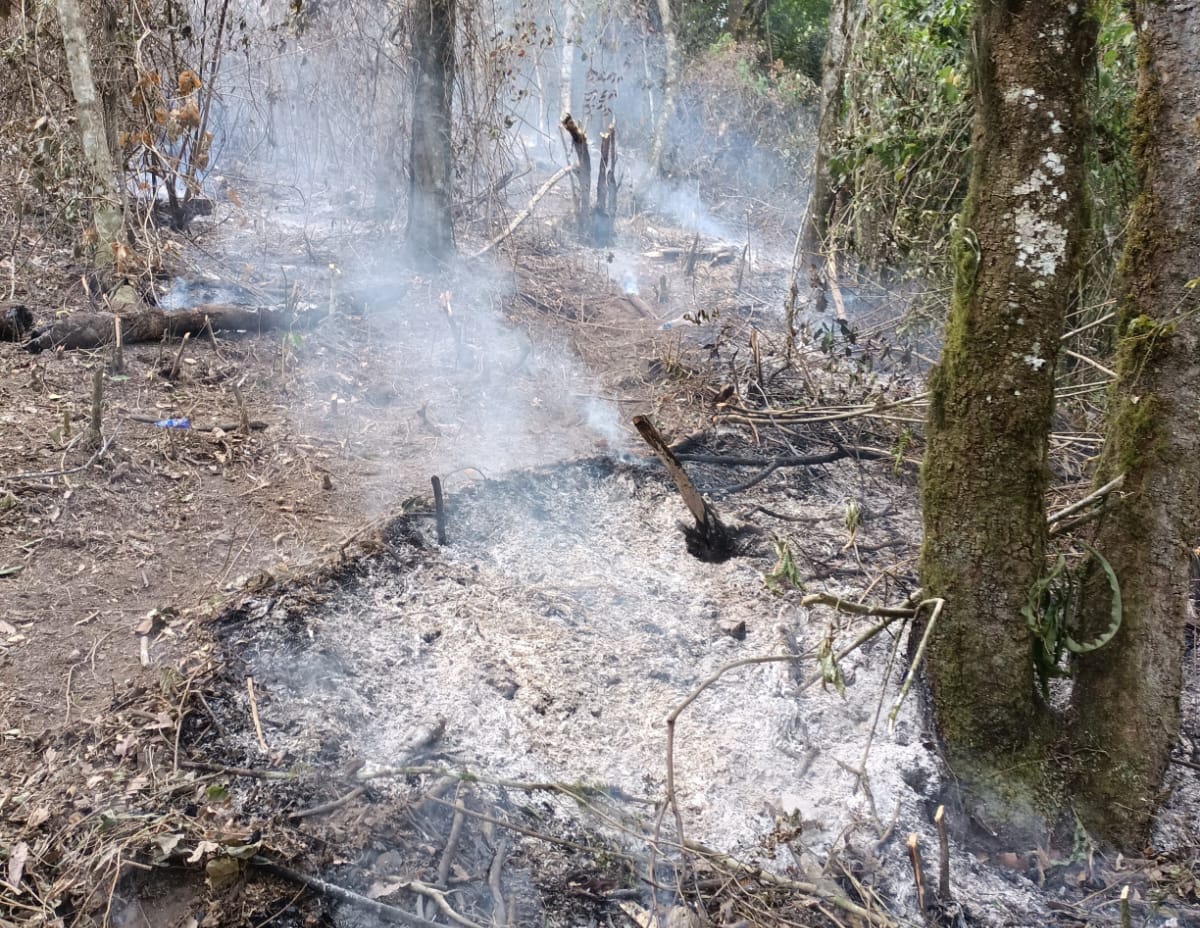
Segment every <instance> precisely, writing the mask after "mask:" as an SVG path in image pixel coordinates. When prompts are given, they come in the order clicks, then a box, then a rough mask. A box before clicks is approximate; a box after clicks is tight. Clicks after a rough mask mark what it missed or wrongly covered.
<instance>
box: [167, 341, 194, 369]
mask: <svg viewBox="0 0 1200 928" xmlns="http://www.w3.org/2000/svg"><path fill="white" fill-rule="evenodd" d="M191 337H192V333H191V332H184V333H183V340H182V341H180V343H179V350H178V351H177V352H175V360H174V361H173V362H172V364H171V372H170V373H169V374H167V379H168V380H174V379H175V378H176V377H178V376H179V365H180V363H181V362H182V361H183V349H185V348H186V347H187V343H188V339H190V338H191Z"/></svg>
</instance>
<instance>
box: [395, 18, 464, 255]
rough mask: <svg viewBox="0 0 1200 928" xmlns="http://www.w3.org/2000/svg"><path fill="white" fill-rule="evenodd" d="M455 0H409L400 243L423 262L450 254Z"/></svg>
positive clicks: (452, 247) (451, 243)
mask: <svg viewBox="0 0 1200 928" xmlns="http://www.w3.org/2000/svg"><path fill="white" fill-rule="evenodd" d="M455 2H456V0H414V2H413V5H412V18H411V22H412V54H413V67H414V74H413V118H412V155H411V159H410V162H409V187H408V192H409V199H408V236H407V241H406V246H407V249H408V253H409V256H410V257H411V258H412V259H413V260H414V261H416V262H417V263H418V264H421V265H426V266H428V265H432V264H436V263H438V262H441V261H445V260H446V259H447V258H449V257H450V256H451V255H453V254H454V223H453V219H452V215H451V206H452V202H453V191H454V158H453V152H452V150H451V131H450V130H451V123H450V119H451V99H452V94H453V91H454V30H455Z"/></svg>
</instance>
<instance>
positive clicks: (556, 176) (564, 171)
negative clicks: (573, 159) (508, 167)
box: [471, 164, 575, 258]
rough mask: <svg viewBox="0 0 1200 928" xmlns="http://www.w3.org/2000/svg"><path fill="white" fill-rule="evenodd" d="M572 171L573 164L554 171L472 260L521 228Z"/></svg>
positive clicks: (573, 168)
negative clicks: (556, 185) (543, 200)
mask: <svg viewBox="0 0 1200 928" xmlns="http://www.w3.org/2000/svg"><path fill="white" fill-rule="evenodd" d="M574 170H575V166H574V165H573V164H568V165H567V166H566V167H564V168H559V169H558V170H557V171H555V172H554V173H553V174H552V175H551V176H550V179H549V180H548V181H546V182H545V183H544V184H542V186H540V187H538V189H537V193H535V194H534V195H533V198H532V199H531V200H530V201H529V202H528V203H527V204H526V206H525V208H524V209H523V210H521V211H520V212H519V213H517V215H516V216H514V217H513V221H512V222H510V223H509V224H508V228H506V229H505V230H504V231H503V232H501V233H500V234H499V235H497V236H496V237H495V238H493V239H492V240H491V241H490V242H488V243H487V244H486V245H484V246H483V247H482V248H480V249H479V250H478V251H477V252H475V253H474V254H472V255H471V257H472V258H482V257H483V256H484V255H486V254H487V253H488V252H489V251H491V250H492V249H493V248H495V247H496V246H497V245H499V244H500V243H501V242H503V241H504V240H505V239H506V238H508V237H509V236H510V235H512V234H513V233H514V232H516V231H517V229H519V228H520V227H521V224H522V223H523V222H524V221H525V220H526V219H528V218H529V217H530V216H532V215H533V208H534V207H535V206H537V205H538V203H539V202H541V199H542V197H544V196H545V195H546V194H548V193H549V192H550V190H551V189H552V188H553V187H554V185H555V184H557V183H558V182H559V181H560V180H562V179H563V178H564V177H566V176H567V175H568V174H570V173H571V172H572V171H574Z"/></svg>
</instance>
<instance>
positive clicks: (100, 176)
mask: <svg viewBox="0 0 1200 928" xmlns="http://www.w3.org/2000/svg"><path fill="white" fill-rule="evenodd" d="M58 22H59V28H61V29H62V35H63V47H64V49H65V51H66V57H67V69H68V71H70V74H71V93H72V94H73V95H74V97H75V114H76V117H77V118H78V120H79V137H80V141H81V143H82V145H83V156H84V159H85V160H86V162H87V171H88V174H89V175H90V179H91V190H92V222H93V225H94V226H95V229H96V239H97V240H96V253H95V259H94V263H95V265H96V267H98V268H102V267H111V266H112V264H113V262H114V260H115V258H116V251H117V247H118V246H119V245H120V243H121V233H122V230H123V228H124V222H123V219H122V215H121V197H120V190H119V188H118V186H117V169H116V165H115V164H114V163H113V157H112V151H111V150H110V149H109V147H108V132H107V130H106V128H105V124H104V109H103V107H102V106H101V104H100V96H99V94H98V93H97V91H96V81H95V78H94V77H93V75H92V56H91V52H90V50H89V48H88V35H87V28H86V26H85V25H84V21H83V15H82V13H81V12H80V9H79V4H78V3H77V2H76V0H58Z"/></svg>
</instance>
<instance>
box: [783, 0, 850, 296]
mask: <svg viewBox="0 0 1200 928" xmlns="http://www.w3.org/2000/svg"><path fill="white" fill-rule="evenodd" d="M861 6H862V3H861V2H860V0H833V3H832V5H831V6H830V8H829V36H828V38H827V39H826V40H825V53H824V55H823V56H822V58H821V98H820V115H819V116H818V119H817V150H816V153H815V156H814V158H813V173H812V186H811V187H810V188H809V193H808V205H807V206H806V208H805V211H804V225H803V226H802V227H801V233H800V236H799V238H798V239H797V242H796V245H797V247H796V252H797V254H796V257H795V260H794V262H793V263H794V264H795V268H794V269H793V273H795V272H796V271H798V269H799V268H800V266H801V265H802V263H804V262H805V261H807V263H808V266H809V268H810V270H813V269H816V270H817V271H818V273H819V269H820V267H821V266H822V264H823V261H822V260H821V251H822V248H823V246H824V243H825V237H826V236H827V235H828V234H829V220H830V216H831V214H832V213H833V204H834V199H835V195H836V192H837V191H836V189H835V188H834V183H833V175H832V174H831V173H830V170H829V162H830V160H831V159H832V156H833V144H834V140H835V139H836V137H837V129H838V126H839V125H840V124H841V119H842V97H843V94H844V88H845V83H846V67H847V64H848V62H849V60H850V52H851V50H852V49H853V48H854V38H855V34H856V33H857V32H858V25H859V23H860V21H861V20H862V11H861Z"/></svg>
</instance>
